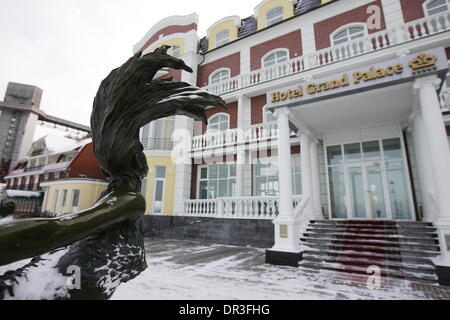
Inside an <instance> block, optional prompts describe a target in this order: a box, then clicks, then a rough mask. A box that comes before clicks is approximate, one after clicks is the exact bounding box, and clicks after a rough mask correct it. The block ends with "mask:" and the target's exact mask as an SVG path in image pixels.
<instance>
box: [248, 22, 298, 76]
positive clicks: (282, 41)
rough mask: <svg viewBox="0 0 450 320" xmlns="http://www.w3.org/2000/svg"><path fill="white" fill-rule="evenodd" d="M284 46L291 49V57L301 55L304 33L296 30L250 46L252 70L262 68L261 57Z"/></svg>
mask: <svg viewBox="0 0 450 320" xmlns="http://www.w3.org/2000/svg"><path fill="white" fill-rule="evenodd" d="M277 48H284V49H288V50H289V58H290V59H293V58H295V57H298V56H301V55H302V54H303V53H302V34H301V31H300V30H298V31H294V32H291V33H288V34H286V35H284V36H282V37H278V38H275V39H272V40H269V41H266V42H263V43H261V44H258V45H256V46H254V47H251V48H250V57H251V58H250V59H251V70H252V71H253V70H257V69H260V68H261V59H262V58H263V57H264V55H266V54H267V53H268V52H270V51H272V50H274V49H277Z"/></svg>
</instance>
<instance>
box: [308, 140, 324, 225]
mask: <svg viewBox="0 0 450 320" xmlns="http://www.w3.org/2000/svg"><path fill="white" fill-rule="evenodd" d="M318 143H319V141H318V140H317V139H313V141H311V149H310V150H311V155H310V158H311V178H312V179H311V188H312V199H311V200H312V209H313V212H312V213H313V216H314V217H316V218H318V219H323V215H322V198H321V192H320V170H319V152H318V148H317V144H318Z"/></svg>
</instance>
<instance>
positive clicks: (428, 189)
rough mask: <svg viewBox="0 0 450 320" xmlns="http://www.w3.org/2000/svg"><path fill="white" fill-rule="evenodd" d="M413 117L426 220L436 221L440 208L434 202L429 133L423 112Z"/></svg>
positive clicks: (413, 131) (435, 197)
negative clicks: (426, 129)
mask: <svg viewBox="0 0 450 320" xmlns="http://www.w3.org/2000/svg"><path fill="white" fill-rule="evenodd" d="M412 117H414V118H413V123H414V126H413V130H412V136H413V142H414V151H415V154H416V162H417V171H418V174H419V179H420V189H421V194H422V202H423V209H424V220H425V221H430V222H434V221H436V219H437V218H438V210H437V208H436V206H435V204H434V202H435V200H434V199H437V194H436V186H435V184H434V172H433V166H431V165H430V163H431V159H430V151H429V149H428V141H427V133H426V131H425V125H424V123H423V116H422V113H421V112H415V113H414V114H413V115H412Z"/></svg>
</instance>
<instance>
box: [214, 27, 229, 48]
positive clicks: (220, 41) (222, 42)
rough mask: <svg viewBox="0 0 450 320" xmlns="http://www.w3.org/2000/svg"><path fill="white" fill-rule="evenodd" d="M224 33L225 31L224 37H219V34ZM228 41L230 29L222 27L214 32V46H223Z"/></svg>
mask: <svg viewBox="0 0 450 320" xmlns="http://www.w3.org/2000/svg"><path fill="white" fill-rule="evenodd" d="M225 33H226V37H224V38H223V39H219V35H220V36H222V35H225ZM229 42H230V30H229V29H223V30H221V31H219V32H217V33H216V48H219V47H221V46H224V45H226V44H227V43H229Z"/></svg>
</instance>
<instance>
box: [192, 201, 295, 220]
mask: <svg viewBox="0 0 450 320" xmlns="http://www.w3.org/2000/svg"><path fill="white" fill-rule="evenodd" d="M301 200H302V196H294V197H293V206H294V208H297V207H298V206H299V205H300V203H301ZM184 204H185V205H184V216H188V217H205V218H222V219H259V220H273V219H275V218H276V217H277V216H278V213H279V212H278V208H279V198H278V197H231V198H218V199H214V200H186V201H185V202H184Z"/></svg>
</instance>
